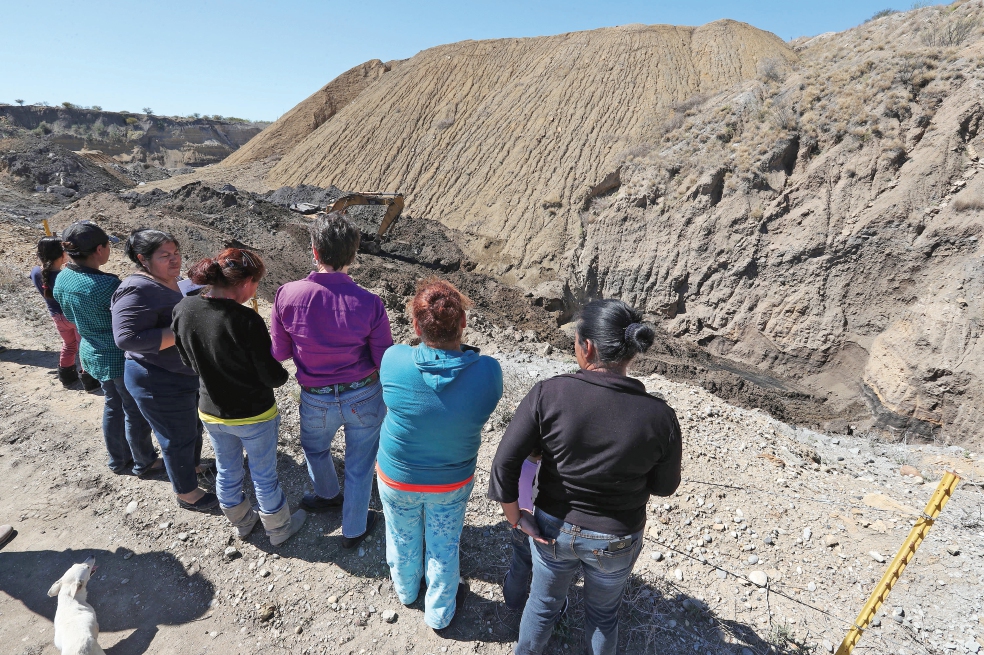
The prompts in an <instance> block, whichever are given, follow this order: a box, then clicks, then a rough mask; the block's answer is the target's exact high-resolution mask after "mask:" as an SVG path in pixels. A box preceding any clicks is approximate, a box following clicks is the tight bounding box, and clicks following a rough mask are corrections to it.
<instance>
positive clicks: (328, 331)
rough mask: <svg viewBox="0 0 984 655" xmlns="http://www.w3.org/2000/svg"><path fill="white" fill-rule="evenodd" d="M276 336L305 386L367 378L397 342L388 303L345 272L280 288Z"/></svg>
mask: <svg viewBox="0 0 984 655" xmlns="http://www.w3.org/2000/svg"><path fill="white" fill-rule="evenodd" d="M270 337H271V339H272V340H273V347H272V348H271V351H272V353H273V357H274V358H275V359H276V360H278V361H283V360H285V359H287V358H289V357H293V358H294V364H295V366H297V382H298V383H299V384H300V385H301V386H303V387H324V386H327V385H329V384H342V383H345V382H356V381H358V380H361V379H363V378H365V377H367V376H369V375H371V374H372V373H373V372H375V371H378V370H379V363H380V362H381V361H382V359H383V353H384V352H385V351H386V349H387V348H389V347H390V346H392V345H393V335H392V334H391V333H390V324H389V317H388V316H386V308H385V307H384V306H383V301H382V300H380V299H379V296H377V295H375V294H373V293H370V292H368V291H366V290H365V289H363V288H362V287H360V286H359V285H358V284H356V283H355V282H353V281H352V278H350V277H349V276H348V275H346V274H345V273H311V274H310V275H308V276H307V278H306V279H304V280H297V281H296V282H288V283H287V284H285V285H284V286H282V287H280V288H279V289H277V296H276V298H274V301H273V316H272V317H271V320H270Z"/></svg>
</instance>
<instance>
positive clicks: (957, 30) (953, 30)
mask: <svg viewBox="0 0 984 655" xmlns="http://www.w3.org/2000/svg"><path fill="white" fill-rule="evenodd" d="M979 24H980V20H979V19H978V18H977V17H976V16H962V17H959V18H951V19H950V20H946V19H943V18H936V19H935V20H932V21H930V23H929V25H928V26H927V27H926V29H925V30H923V32H922V36H921V38H922V42H923V44H925V45H927V46H929V47H930V48H950V47H953V46H958V45H960V44H961V43H963V42H964V41H966V40H967V37H969V36H970V35H971V34H972V33H973V32H974V30H975V29H977V26H978V25H979Z"/></svg>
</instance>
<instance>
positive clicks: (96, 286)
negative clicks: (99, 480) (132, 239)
mask: <svg viewBox="0 0 984 655" xmlns="http://www.w3.org/2000/svg"><path fill="white" fill-rule="evenodd" d="M117 241H119V239H117V238H115V237H111V236H109V235H108V234H106V233H105V232H104V231H103V230H102V228H100V227H99V226H98V225H94V224H92V223H90V222H88V221H82V222H79V223H73V224H72V225H69V226H68V228H66V229H65V231H64V232H62V245H63V246H64V248H65V251H66V252H67V253H68V256H69V257H71V258H72V261H71V262H69V263H68V264H66V265H65V267H64V268H63V269H62V271H61V273H59V275H58V277H57V278H55V287H54V289H52V295H53V296H54V297H55V300H57V301H58V304H59V305H61V308H62V311H63V312H64V313H65V318H67V319H68V320H69V321H71V322H72V323H74V324H75V326H76V327H77V328H78V330H79V335H80V336H81V337H82V339H81V342H80V344H79V359H80V360H81V362H82V366H83V368H84V369H85V370H86V371H88V373H89V375H91V376H92V377H94V378H95V379H97V380H99V384H100V386H101V387H102V389H103V393H104V394H105V396H106V404H105V406H104V408H103V437H104V439H105V440H106V450H107V451H108V452H109V468H110V469H111V470H112V471H113V472H114V473H123V472H124V471H125V470H126V469H127V467H129V466H131V465H132V466H133V474H134V475H136V476H140V477H142V476H145V475H148V474H151V473H157V472H162V471H163V470H164V462H163V460H161V459H160V458H158V457H157V451H156V450H155V449H154V442H153V441H152V439H151V436H150V424H149V423H147V420H146V419H145V418H144V417H143V414H141V413H140V410H139V409H138V408H137V404H136V402H135V401H134V400H133V397H132V396H131V395H130V394H129V392H127V390H126V386H125V385H124V384H123V351H122V350H120V349H119V348H117V347H116V343H115V342H114V341H113V320H112V317H111V315H110V312H109V305H110V299H111V298H112V297H113V293H114V292H115V291H116V288H117V287H118V286H120V279H119V278H118V277H116V276H115V275H113V274H112V273H105V272H103V271H100V270H99V267H100V266H103V265H104V264H106V262H108V261H109V254H110V252H111V250H110V242H117Z"/></svg>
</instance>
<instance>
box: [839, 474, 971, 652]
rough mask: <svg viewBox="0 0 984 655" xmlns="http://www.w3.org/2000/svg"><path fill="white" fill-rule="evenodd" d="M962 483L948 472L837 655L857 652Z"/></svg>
mask: <svg viewBox="0 0 984 655" xmlns="http://www.w3.org/2000/svg"><path fill="white" fill-rule="evenodd" d="M959 481H960V476H958V475H957V474H956V473H950V472H949V471H947V473H946V474H945V475H944V476H943V479H942V480H940V484H939V486H938V487H936V491H935V492H933V497H932V498H930V499H929V504H928V505H926V511H925V512H923V515H922V516H921V517H919V519H918V520H917V521H916V524H915V525H914V526H912V530H911V531H910V532H909V536H908V537H906V538H905V541H904V542H902V547H901V548H899V552H897V553H896V554H895V559H893V560H892V563H891V564H889V565H888V570H887V571H885V575H883V576H882V579H881V580H880V581H879V582H878V586H876V587H875V590H874V591H872V592H871V596H869V597H868V602H866V603H865V604H864V607H862V608H861V613H860V614H858V618H856V619H855V620H854V627H852V628H851V629H850V630H849V631H848V633H847V636H846V637H844V641H843V642H841V645H840V648H838V649H837V653H836V654H835V655H849V654H850V652H851V651H852V650H854V647H855V646H857V644H858V641H860V640H861V634H862V633H863V632H864V631H865V629H866V628H867V627H868V625H869V624H870V623H871V620H872V619H874V618H875V614H876V613H877V612H878V608H880V607H881V606H882V605H883V604H884V603H885V601H886V600H887V599H888V594H889V592H890V591H892V587H893V586H895V583H896V582H898V581H899V577H901V575H902V571H904V570H905V567H906V566H908V564H909V562H911V561H912V558H913V557H915V555H916V549H917V548H919V544H921V543H922V542H923V539H925V538H926V535H927V534H929V529H930V528H931V527H933V522H934V521H935V520H936V517H937V516H939V515H940V512H941V511H942V510H943V506H944V505H946V501H948V500H950V496H952V495H953V491H954V490H955V489H956V488H957V482H959Z"/></svg>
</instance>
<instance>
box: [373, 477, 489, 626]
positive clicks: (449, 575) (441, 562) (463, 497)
mask: <svg viewBox="0 0 984 655" xmlns="http://www.w3.org/2000/svg"><path fill="white" fill-rule="evenodd" d="M474 486H475V482H474V481H471V482H469V483H468V484H466V485H465V486H464V487H461V488H460V489H455V490H454V491H448V492H445V493H425V492H416V491H398V490H396V489H393V488H391V487H388V486H387V485H386V484H385V483H383V482H380V483H379V497H380V500H382V501H383V513H384V515H385V516H386V563H387V564H388V565H389V567H390V576H391V577H392V578H393V587H394V588H395V590H396V595H397V596H398V597H399V598H400V602H401V603H403V604H404V605H410V604H411V603H413V602H414V601H415V600H417V595H418V594H419V593H420V581H421V579H426V582H427V594H426V595H425V596H424V623H426V624H427V625H429V626H430V627H432V628H434V629H436V630H440V629H441V628H444V627H447V625H448V624H449V623H451V619H452V618H454V612H455V609H456V607H455V594H456V593H457V591H458V582H459V580H460V567H459V564H458V544H459V543H460V541H461V530H462V528H463V527H464V524H465V508H466V506H467V505H468V497H469V496H470V495H471V491H472V487H474Z"/></svg>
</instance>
